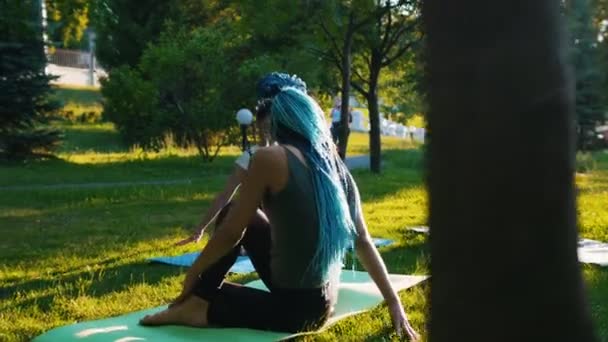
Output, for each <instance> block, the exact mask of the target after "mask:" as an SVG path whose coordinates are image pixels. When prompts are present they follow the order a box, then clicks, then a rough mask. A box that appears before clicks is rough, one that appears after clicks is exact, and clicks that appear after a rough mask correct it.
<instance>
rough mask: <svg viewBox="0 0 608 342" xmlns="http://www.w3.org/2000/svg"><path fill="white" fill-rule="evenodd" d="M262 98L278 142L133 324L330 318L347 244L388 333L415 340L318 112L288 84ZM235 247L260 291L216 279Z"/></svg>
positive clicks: (292, 323) (286, 323) (308, 322)
mask: <svg viewBox="0 0 608 342" xmlns="http://www.w3.org/2000/svg"><path fill="white" fill-rule="evenodd" d="M271 87H272V86H271ZM272 93H274V94H276V95H275V96H274V98H273V99H272V100H271V101H272V104H271V115H270V119H271V128H272V134H273V138H274V139H275V140H276V141H277V142H278V143H279V145H274V146H269V147H264V148H261V149H259V150H258V151H257V152H256V153H255V155H254V156H253V158H252V161H251V165H250V167H249V171H248V172H247V176H246V177H245V179H244V181H243V184H242V188H241V192H240V198H239V199H238V201H236V202H235V203H234V205H233V207H232V208H231V209H230V211H228V213H227V215H226V216H225V217H224V218H223V219H222V220H220V221H221V222H219V226H218V227H217V229H216V232H215V233H214V235H213V236H212V238H211V239H210V240H209V242H208V243H207V245H206V246H205V247H204V249H203V251H202V252H201V254H200V256H199V257H198V258H197V260H196V261H195V262H194V264H193V265H192V267H191V268H190V269H189V270H188V273H187V274H186V278H185V280H184V285H183V289H182V292H181V294H180V295H179V296H178V297H177V298H176V299H175V301H173V303H172V304H171V305H170V306H169V308H168V309H166V310H164V311H161V312H159V313H157V314H154V315H150V316H146V317H144V318H143V319H142V320H141V324H144V325H163V324H178V325H187V326H195V327H207V326H218V327H242V328H252V329H262V330H273V331H284V332H301V331H311V330H316V329H318V328H320V327H322V326H323V324H324V323H325V322H326V321H327V319H328V318H329V317H330V316H331V314H332V310H333V306H334V304H335V302H336V299H337V290H338V285H339V279H340V276H339V275H340V271H341V268H342V261H343V257H344V255H345V253H346V251H347V249H348V248H349V246H351V244H353V243H354V246H355V251H356V253H357V256H358V258H359V260H360V261H361V263H362V264H363V266H364V267H365V269H366V271H367V272H368V273H369V274H370V276H371V278H372V279H373V280H374V282H375V283H376V285H377V286H378V288H379V290H380V292H381V293H382V295H383V297H384V299H385V300H386V302H387V304H388V308H389V311H390V314H391V317H392V321H393V324H394V327H395V329H396V330H397V332H398V333H399V334H406V335H407V336H409V337H410V338H412V339H417V336H418V335H417V334H416V332H415V331H414V330H413V328H412V327H411V325H410V323H409V322H408V320H407V318H406V315H405V312H404V310H403V307H402V305H401V302H400V300H399V296H398V295H397V293H396V291H395V290H394V289H393V287H392V285H391V283H390V282H389V280H388V273H387V270H386V267H385V265H384V262H383V261H382V259H381V257H380V254H379V253H378V251H377V250H376V247H375V246H374V244H373V243H372V239H371V237H370V235H369V233H368V231H367V227H366V224H365V221H364V218H363V215H362V209H361V203H360V199H359V193H358V189H357V187H356V184H355V182H354V180H353V178H352V177H351V175H350V173H349V172H348V170H347V169H346V166H345V165H344V163H343V162H342V161H341V159H340V157H339V156H338V154H337V152H336V149H335V146H334V144H333V142H332V140H331V134H330V132H329V128H328V127H327V125H326V124H325V119H324V115H323V111H322V110H321V108H320V107H319V105H318V104H317V103H316V102H315V101H314V100H313V99H312V98H311V97H310V96H308V95H307V94H305V93H304V92H302V91H300V90H298V89H296V88H293V87H274V88H273V89H272ZM260 204H263V206H264V212H265V214H264V213H263V212H262V211H260V210H259V209H258V207H259V206H260ZM241 246H242V247H244V249H245V250H246V251H247V253H248V255H249V256H250V258H251V261H252V263H253V265H254V267H255V269H256V271H257V273H258V274H259V276H260V278H261V279H262V281H263V282H264V284H265V285H266V287H267V288H268V289H269V290H270V291H269V292H267V291H263V290H258V289H253V288H249V287H245V286H242V285H238V284H233V283H230V282H227V281H225V279H224V277H225V276H226V273H227V272H228V270H229V269H230V267H231V266H232V265H233V263H234V262H235V260H236V258H237V256H238V253H239V250H240V248H241Z"/></svg>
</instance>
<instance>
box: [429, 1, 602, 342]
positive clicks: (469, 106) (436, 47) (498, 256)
mask: <svg viewBox="0 0 608 342" xmlns="http://www.w3.org/2000/svg"><path fill="white" fill-rule="evenodd" d="M558 6H559V2H557V1H551V0H536V1H528V0H512V1H503V2H495V1H475V0H465V1H458V2H443V1H425V2H424V5H423V18H424V22H425V34H426V36H425V37H426V45H427V47H428V51H427V53H428V55H427V58H428V70H427V71H428V77H429V80H428V81H429V85H430V89H429V100H430V112H429V116H428V119H429V120H428V121H429V130H430V133H431V135H430V142H429V149H428V152H429V154H428V158H429V160H428V162H429V164H428V166H429V173H428V184H429V195H430V222H429V224H430V226H431V235H430V248H431V274H432V276H433V283H432V285H431V297H430V301H431V317H430V338H429V341H431V342H441V341H454V340H455V339H456V340H459V339H461V340H466V341H581V342H587V341H596V338H595V336H594V333H593V329H592V323H591V319H590V313H589V309H588V307H587V304H586V300H585V295H584V289H583V281H582V275H581V270H580V266H579V264H578V260H577V230H576V210H575V198H574V153H573V152H574V136H573V133H574V127H573V124H574V116H573V109H574V92H573V80H572V76H571V73H570V72H569V70H568V56H567V51H565V49H564V48H563V46H564V45H565V44H564V39H563V32H562V31H563V30H562V28H563V25H562V21H561V17H560V14H559V7H558ZM463 18H466V20H463ZM461 132H467V134H465V135H462V134H461Z"/></svg>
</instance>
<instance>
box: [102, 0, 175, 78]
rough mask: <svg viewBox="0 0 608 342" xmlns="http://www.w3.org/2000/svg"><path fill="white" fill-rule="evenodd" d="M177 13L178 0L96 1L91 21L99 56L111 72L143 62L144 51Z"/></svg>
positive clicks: (103, 64)
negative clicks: (141, 58)
mask: <svg viewBox="0 0 608 342" xmlns="http://www.w3.org/2000/svg"><path fill="white" fill-rule="evenodd" d="M174 13H175V1H174V0H149V1H146V3H145V5H144V4H143V3H141V2H139V1H124V0H95V1H94V2H93V5H92V13H91V21H92V26H93V28H94V30H95V32H96V33H97V40H96V46H97V47H96V49H95V52H96V56H97V59H98V60H99V63H100V64H101V65H102V66H103V67H104V68H105V69H106V70H107V71H111V70H112V69H113V68H116V67H119V66H122V65H128V66H130V67H135V66H136V65H137V64H138V63H139V58H140V57H141V55H142V53H143V51H144V49H145V48H146V46H147V45H148V44H150V43H154V42H156V41H157V39H158V37H159V36H160V33H161V32H162V30H163V25H164V23H165V21H166V20H167V19H169V18H172V17H173V14H174Z"/></svg>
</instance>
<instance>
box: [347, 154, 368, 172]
mask: <svg viewBox="0 0 608 342" xmlns="http://www.w3.org/2000/svg"><path fill="white" fill-rule="evenodd" d="M345 163H346V166H347V167H348V168H349V169H350V170H354V169H365V168H369V155H364V156H355V157H346V162H345Z"/></svg>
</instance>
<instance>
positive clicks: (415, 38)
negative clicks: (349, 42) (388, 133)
mask: <svg viewBox="0 0 608 342" xmlns="http://www.w3.org/2000/svg"><path fill="white" fill-rule="evenodd" d="M419 14H420V8H419V1H417V0H399V1H391V0H385V1H378V2H377V3H376V8H375V9H374V11H373V17H374V20H373V25H370V26H369V27H368V28H367V29H366V30H365V31H364V32H362V36H363V42H364V46H365V49H364V50H363V51H362V57H363V58H362V62H363V63H361V64H363V66H362V68H358V67H357V66H355V67H354V68H353V74H354V75H353V76H354V79H355V81H354V82H352V86H353V88H354V89H355V90H357V91H358V92H359V93H361V95H363V97H365V99H366V101H367V107H368V111H369V122H370V134H369V149H370V169H371V171H372V172H374V173H379V172H380V165H381V160H380V156H381V142H380V109H379V104H378V90H379V80H380V73H381V72H382V69H385V68H386V67H388V66H390V65H391V64H393V63H395V62H396V61H398V60H399V59H400V58H402V57H403V56H404V55H405V54H406V53H408V52H411V50H412V49H413V48H414V46H415V44H416V43H418V42H419V41H420V40H421V33H420V30H419V29H418V26H419ZM361 69H363V70H361Z"/></svg>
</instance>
